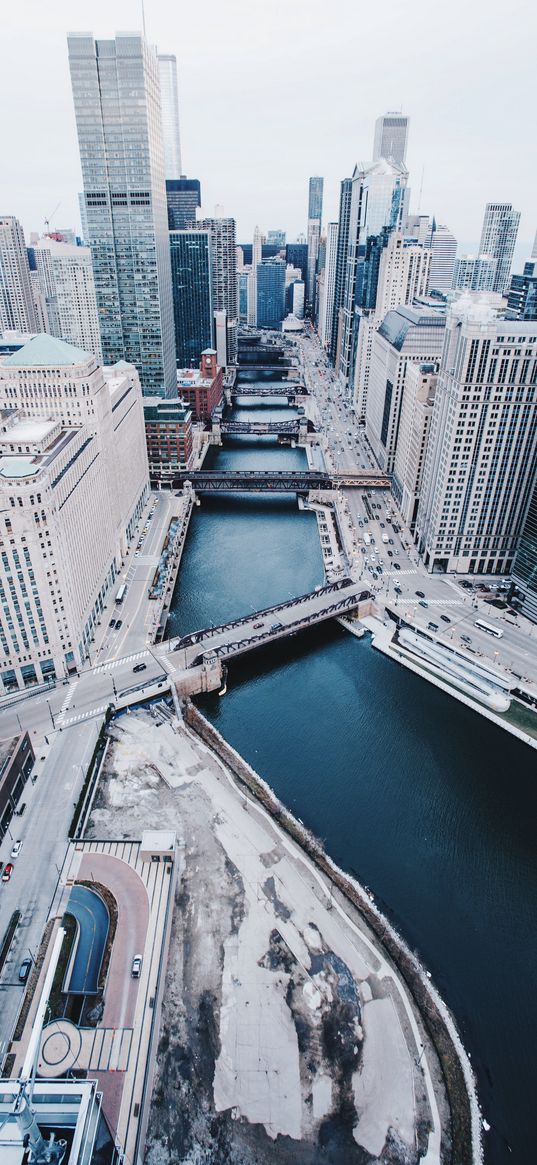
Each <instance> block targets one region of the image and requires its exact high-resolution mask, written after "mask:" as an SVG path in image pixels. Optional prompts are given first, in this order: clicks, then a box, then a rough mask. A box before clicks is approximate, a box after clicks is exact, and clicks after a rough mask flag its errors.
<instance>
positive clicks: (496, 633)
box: [475, 619, 503, 639]
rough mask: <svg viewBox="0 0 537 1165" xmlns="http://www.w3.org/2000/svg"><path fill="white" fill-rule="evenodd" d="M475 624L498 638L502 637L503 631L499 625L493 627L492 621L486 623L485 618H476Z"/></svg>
mask: <svg viewBox="0 0 537 1165" xmlns="http://www.w3.org/2000/svg"><path fill="white" fill-rule="evenodd" d="M475 626H476V627H479V628H480V629H481V631H486V632H487V635H494V636H495V637H496V639H501V637H502V635H503V631H500V629H499V627H493V626H492V624H491V623H485V620H484V619H476V621H475Z"/></svg>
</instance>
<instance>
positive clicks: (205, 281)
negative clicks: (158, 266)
mask: <svg viewBox="0 0 537 1165" xmlns="http://www.w3.org/2000/svg"><path fill="white" fill-rule="evenodd" d="M169 238H170V262H171V273H172V294H173V316H174V325H175V359H176V363H177V367H178V368H188V367H191V368H197V367H198V364H199V358H200V352H203V350H204V348H210V347H212V344H213V327H214V321H213V294H212V255H211V239H210V234H209V231H198V230H186V231H170V235H169Z"/></svg>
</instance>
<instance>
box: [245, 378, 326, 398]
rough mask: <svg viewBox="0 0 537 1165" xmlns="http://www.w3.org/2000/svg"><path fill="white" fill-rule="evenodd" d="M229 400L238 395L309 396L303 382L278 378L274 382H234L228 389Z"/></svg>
mask: <svg viewBox="0 0 537 1165" xmlns="http://www.w3.org/2000/svg"><path fill="white" fill-rule="evenodd" d="M228 392H229V396H230V397H231V400H235V399H236V397H238V396H285V397H286V398H287V399H288V400H289V399H290V398H292V397H295V396H309V392H308V390H307V388H306V385H305V384H301V383H300V382H299V381H293V380H278V381H277V382H276V383H275V384H270V383H269V382H268V381H266V382H265V383H264V384H263V383H262V384H250V383H249V382H248V381H246V382H245V383H244V384H235V385H234V387H233V388H231V389H229V390H228Z"/></svg>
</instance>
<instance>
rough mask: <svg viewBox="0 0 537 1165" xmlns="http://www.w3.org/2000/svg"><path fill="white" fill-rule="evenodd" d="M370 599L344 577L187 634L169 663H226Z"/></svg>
mask: <svg viewBox="0 0 537 1165" xmlns="http://www.w3.org/2000/svg"><path fill="white" fill-rule="evenodd" d="M370 598H371V592H370V591H368V590H366V589H365V588H364V586H363V584H362V583H355V582H353V580H352V579H350V578H342V579H339V580H338V581H337V582H335V583H329V584H328V585H327V586H324V587H319V588H318V590H316V591H310V592H309V593H308V594H306V595H300V596H299V597H298V598H296V599H289V600H288V601H287V602H285V603H278V604H276V605H275V606H273V607H266V608H265V609H264V610H262V611H258V612H257V613H256V614H253V615H245V616H244V617H243V618H242V619H235V620H234V621H233V622H232V623H225V624H222V625H221V626H220V627H206V628H204V629H203V630H202V631H194V632H193V633H192V634H191V635H184V636H182V638H181V639H177V640H175V641H174V642H173V643H172V645H171V654H170V655H167V657H166V658H167V662H168V663H173V662H174V661H175V663H176V666H177V668H178V669H184V668H185V667H187V668H190V667H196V666H198V665H199V664H203V663H210V662H211V660H214V659H223V660H225V659H231V658H233V657H234V656H238V655H244V654H245V652H247V651H253V650H254V649H255V648H256V647H262V646H264V645H265V644H267V643H272V642H273V641H275V640H276V639H284V638H285V637H286V636H287V635H294V634H295V633H296V632H297V631H303V630H304V629H305V628H307V627H313V626H315V624H316V623H321V622H323V620H325V619H333V618H335V617H336V616H337V615H343V614H345V613H346V612H348V611H354V610H356V608H357V607H359V605H360V603H366V602H367V601H368V600H369V599H370Z"/></svg>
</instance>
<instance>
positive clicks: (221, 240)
mask: <svg viewBox="0 0 537 1165" xmlns="http://www.w3.org/2000/svg"><path fill="white" fill-rule="evenodd" d="M193 229H194V230H198V231H208V233H209V239H210V243H211V264H212V272H211V282H212V296H213V311H214V312H215V313H218V320H217V323H218V328H219V334H221V330H222V328H224V326H225V337H226V343H225V347H226V351H225V353H224V352H223V351H221V350H220V349H221V346H219V345H218V344H217V349H218V363H219V364H220V365H227V364H235V363H236V360H237V324H238V314H239V297H238V291H237V262H236V254H235V252H236V238H235V219H234V218H204V219H201V220H200V221H199V222H197V223H196V225H195V227H194V228H193ZM222 313H225V321H224V319H223V317H222ZM224 356H225V359H224Z"/></svg>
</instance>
